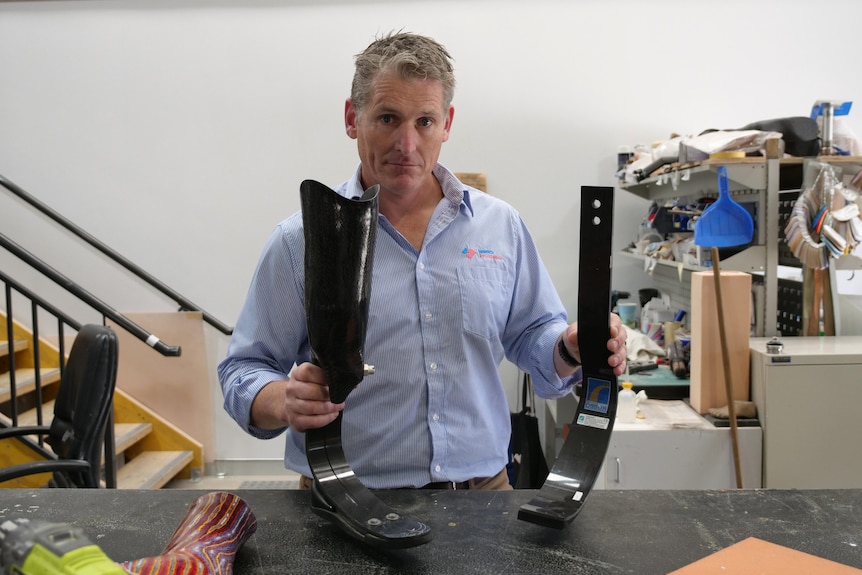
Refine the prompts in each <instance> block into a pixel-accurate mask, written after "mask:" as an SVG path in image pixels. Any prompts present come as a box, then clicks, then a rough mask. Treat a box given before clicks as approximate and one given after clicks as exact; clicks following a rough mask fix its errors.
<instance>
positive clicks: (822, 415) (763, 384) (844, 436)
mask: <svg viewBox="0 0 862 575" xmlns="http://www.w3.org/2000/svg"><path fill="white" fill-rule="evenodd" d="M767 341H769V338H752V339H751V396H752V400H753V401H754V403H755V404H756V405H757V411H758V417H759V419H760V425H761V428H762V429H763V487H770V488H780V489H824V488H826V489H832V488H862V336H841V337H786V338H782V339H781V342H782V343H783V345H784V348H783V350H782V351H781V352H780V353H778V354H769V353H767V351H766V342H767Z"/></svg>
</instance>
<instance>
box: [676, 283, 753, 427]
mask: <svg viewBox="0 0 862 575" xmlns="http://www.w3.org/2000/svg"><path fill="white" fill-rule="evenodd" d="M721 300H722V307H723V308H724V323H725V334H726V336H727V337H726V339H727V348H728V354H729V356H730V366H731V367H730V371H731V377H732V379H733V382H732V383H733V398H734V399H735V400H741V401H747V400H748V399H749V380H750V370H749V349H748V342H749V339H750V333H751V275H749V274H747V273H745V272H736V271H722V272H721ZM724 382H725V379H724V365H723V362H722V352H721V340H720V338H719V331H718V311H717V309H716V301H715V278H714V276H713V272H711V271H709V272H695V273H693V274H691V387H690V399H691V406H692V407H693V408H694V409H695V411H697V412H698V413H701V414H703V413H706V412H707V411H708V410H709V409H710V408H711V407H723V406H725V405H727V392H726V391H725V383H724Z"/></svg>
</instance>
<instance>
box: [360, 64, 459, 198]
mask: <svg viewBox="0 0 862 575" xmlns="http://www.w3.org/2000/svg"><path fill="white" fill-rule="evenodd" d="M453 115H454V108H453V107H452V106H450V107H449V109H448V110H447V109H445V108H444V107H443V85H442V84H441V83H440V82H439V81H437V80H405V79H403V78H401V76H399V75H397V74H384V75H381V76H378V78H377V79H376V81H375V82H374V87H373V89H372V93H371V97H370V98H369V99H368V102H367V103H366V104H365V107H364V108H363V110H362V113H361V114H358V113H357V111H356V109H355V108H354V107H353V104H352V103H351V101H350V100H348V101H347V103H346V105H345V113H344V122H345V127H346V131H347V135H348V136H350V137H351V138H354V139H355V140H356V141H357V146H358V148H359V159H360V160H361V161H362V185H363V186H365V187H369V186H372V185H374V184H380V186H381V188H382V190H381V191H389V192H395V193H408V192H411V191H414V190H418V189H419V188H420V187H421V186H422V185H423V184H424V183H427V182H428V178H431V177H433V176H431V170H432V169H433V168H434V166H435V165H436V164H437V158H438V157H439V156H440V148H441V147H442V146H443V142H445V141H446V140H448V139H449V129H450V128H451V125H452V117H453Z"/></svg>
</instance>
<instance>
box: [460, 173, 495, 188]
mask: <svg viewBox="0 0 862 575" xmlns="http://www.w3.org/2000/svg"><path fill="white" fill-rule="evenodd" d="M455 177H456V178H458V179H459V180H461V181H462V182H463V183H465V184H467V185H468V186H473V187H474V188H476V189H477V190H482V191H483V192H487V191H488V179H487V177H486V176H485V174H482V173H479V172H455Z"/></svg>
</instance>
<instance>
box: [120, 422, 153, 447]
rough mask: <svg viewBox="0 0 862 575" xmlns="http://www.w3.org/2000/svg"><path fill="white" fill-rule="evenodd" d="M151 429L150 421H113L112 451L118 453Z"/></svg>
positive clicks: (147, 433)
mask: <svg viewBox="0 0 862 575" xmlns="http://www.w3.org/2000/svg"><path fill="white" fill-rule="evenodd" d="M152 431H153V424H152V423H115V424H114V447H115V449H114V451H115V452H116V453H117V454H118V455H119V454H120V453H122V452H124V451H125V450H127V449H128V448H129V447H131V446H132V445H134V444H136V443H137V442H139V441H140V440H141V439H143V438H144V437H146V436H147V435H149V434H150V433H151V432H152Z"/></svg>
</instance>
